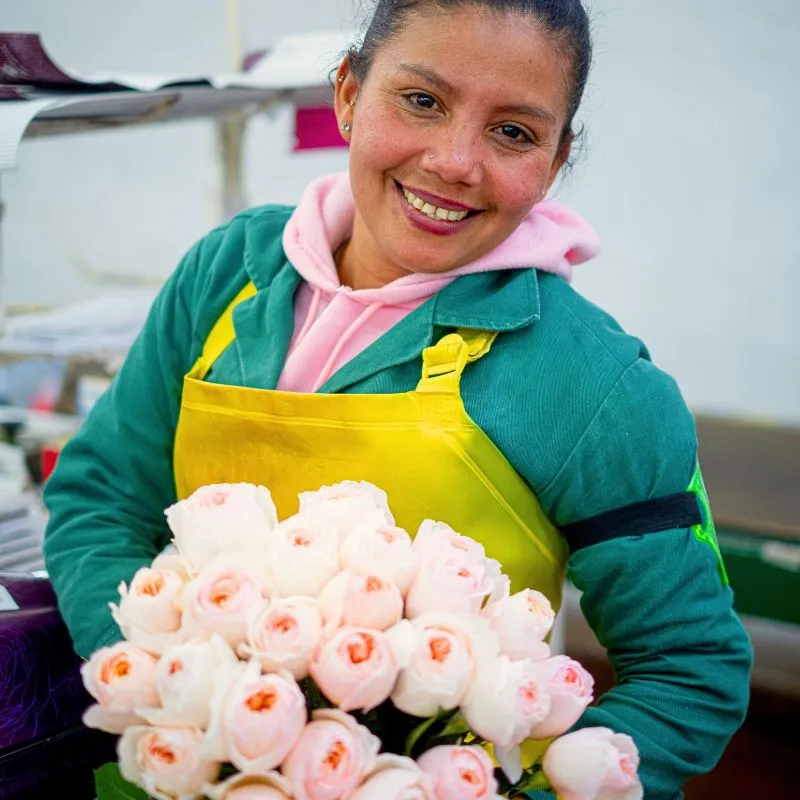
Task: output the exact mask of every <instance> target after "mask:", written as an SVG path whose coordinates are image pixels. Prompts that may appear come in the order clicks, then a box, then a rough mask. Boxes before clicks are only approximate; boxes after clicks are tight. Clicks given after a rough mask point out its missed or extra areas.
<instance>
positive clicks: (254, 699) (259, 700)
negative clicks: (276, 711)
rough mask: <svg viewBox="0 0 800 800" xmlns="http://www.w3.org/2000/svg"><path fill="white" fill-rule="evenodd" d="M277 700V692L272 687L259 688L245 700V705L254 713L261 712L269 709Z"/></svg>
mask: <svg viewBox="0 0 800 800" xmlns="http://www.w3.org/2000/svg"><path fill="white" fill-rule="evenodd" d="M277 702H278V693H277V692H276V691H275V690H274V689H269V688H265V689H259V691H257V692H255V693H254V694H251V695H250V697H248V698H247V700H245V705H246V706H247V707H248V708H249V709H250V711H253V712H255V713H256V714H261V713H263V712H265V711H271V710H272V708H273V706H274V705H275V704H276V703H277Z"/></svg>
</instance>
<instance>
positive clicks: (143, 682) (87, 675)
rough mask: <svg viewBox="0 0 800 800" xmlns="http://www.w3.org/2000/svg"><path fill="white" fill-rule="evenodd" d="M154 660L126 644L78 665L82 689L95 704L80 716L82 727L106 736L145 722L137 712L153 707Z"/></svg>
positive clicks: (102, 651) (104, 649) (99, 651)
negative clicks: (144, 707)
mask: <svg viewBox="0 0 800 800" xmlns="http://www.w3.org/2000/svg"><path fill="white" fill-rule="evenodd" d="M156 663H157V661H156V659H155V658H154V657H153V656H152V655H151V654H150V653H147V652H145V651H144V650H142V649H141V648H140V647H137V646H136V645H134V644H130V643H129V642H119V643H117V644H114V645H112V646H111V647H101V648H100V649H99V650H97V651H96V652H95V653H94V654H93V655H92V657H91V658H90V659H89V661H87V662H85V663H84V664H83V665H81V677H82V678H83V685H84V686H85V687H86V690H87V691H88V692H89V694H90V695H91V696H92V697H94V699H95V700H97V705H93V706H89V708H88V709H86V712H85V713H84V715H83V724H84V725H86V726H87V727H89V728H99V729H100V730H102V731H108V733H122V731H124V730H125V729H126V728H127V727H128V726H130V725H138V724H141V723H142V722H143V721H144V720H143V719H142V718H141V717H140V716H139V715H138V713H137V712H136V709H137V708H139V707H140V706H150V705H155V704H156V703H157V702H158V694H157V693H156Z"/></svg>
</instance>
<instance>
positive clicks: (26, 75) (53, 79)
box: [0, 33, 123, 91]
mask: <svg viewBox="0 0 800 800" xmlns="http://www.w3.org/2000/svg"><path fill="white" fill-rule="evenodd" d="M0 84H11V85H17V84H23V85H25V84H27V85H32V86H40V87H43V88H48V89H70V90H73V91H74V90H78V89H90V90H92V91H101V90H109V89H121V88H123V87H121V86H120V85H119V84H116V83H102V84H101V83H96V84H86V83H83V82H81V81H77V80H75V78H72V77H71V76H69V75H67V73H65V72H64V71H63V70H62V69H61V68H60V67H59V66H58V64H56V63H55V61H53V59H52V58H51V57H50V54H49V53H48V52H47V50H46V49H45V46H44V44H43V43H42V40H41V38H40V37H39V34H38V33H0Z"/></svg>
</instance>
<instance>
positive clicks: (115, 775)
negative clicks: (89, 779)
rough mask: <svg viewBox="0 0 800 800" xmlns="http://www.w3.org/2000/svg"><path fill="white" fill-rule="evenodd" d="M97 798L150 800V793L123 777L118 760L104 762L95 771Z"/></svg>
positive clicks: (107, 799)
mask: <svg viewBox="0 0 800 800" xmlns="http://www.w3.org/2000/svg"><path fill="white" fill-rule="evenodd" d="M94 788H95V789H96V791H97V800H149V795H148V794H147V792H145V791H144V790H143V789H140V788H139V787H138V786H134V785H133V784H132V783H128V781H126V780H125V778H123V777H122V775H121V774H120V771H119V766H118V765H117V763H116V762H111V763H110V764H103V766H102V767H100V768H99V769H96V770H95V771H94Z"/></svg>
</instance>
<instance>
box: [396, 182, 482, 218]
mask: <svg viewBox="0 0 800 800" xmlns="http://www.w3.org/2000/svg"><path fill="white" fill-rule="evenodd" d="M395 183H396V184H397V185H398V186H399V187H400V189H401V190H402V189H407V190H408V191H409V192H411V194H413V195H416V196H417V197H419V198H421V199H422V200H424V201H425V202H426V203H430V204H431V205H432V206H438V207H439V208H445V209H447V210H448V211H471V212H473V213H475V212H479V211H481V209H480V208H475V207H473V206H467V205H464V204H463V203H458V202H456V201H455V200H449V199H448V198H446V197H439V195H437V194H432V193H431V192H426V191H425V190H424V189H417V188H416V187H415V186H412V185H411V184H406V183H400V181H395Z"/></svg>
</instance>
